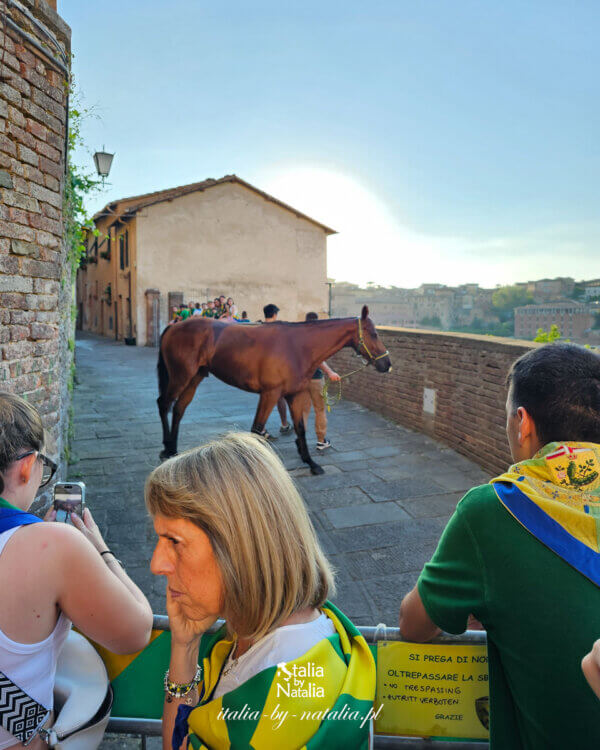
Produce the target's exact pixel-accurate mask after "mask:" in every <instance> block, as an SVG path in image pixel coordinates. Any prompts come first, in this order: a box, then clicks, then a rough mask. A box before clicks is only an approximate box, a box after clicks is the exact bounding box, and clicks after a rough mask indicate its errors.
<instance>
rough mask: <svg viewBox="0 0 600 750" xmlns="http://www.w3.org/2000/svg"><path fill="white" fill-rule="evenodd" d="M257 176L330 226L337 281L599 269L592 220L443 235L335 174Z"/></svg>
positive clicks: (598, 272)
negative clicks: (419, 227)
mask: <svg viewBox="0 0 600 750" xmlns="http://www.w3.org/2000/svg"><path fill="white" fill-rule="evenodd" d="M260 179H261V182H259V183H258V184H259V185H261V187H263V188H264V189H265V190H266V191H267V192H269V193H271V194H273V195H275V196H276V197H278V198H280V199H281V200H283V201H285V202H287V203H289V204H290V205H292V206H294V207H295V208H298V209H299V210H300V211H303V212H304V213H306V214H308V215H309V216H311V217H313V218H315V219H317V220H319V221H322V222H323V223H324V224H326V225H328V226H331V227H333V228H334V229H336V230H338V232H339V234H337V235H334V236H333V237H330V238H329V240H328V275H329V276H330V277H332V278H335V279H336V280H338V281H351V282H356V283H362V284H364V283H366V282H367V281H374V282H376V283H378V284H381V285H386V286H388V285H394V286H401V287H416V286H419V284H422V283H434V282H436V283H442V284H448V285H458V284H462V283H467V282H477V283H479V284H481V285H482V286H487V287H493V286H495V285H496V284H510V283H514V282H516V281H526V280H528V279H535V278H542V277H546V276H549V277H554V276H572V277H574V278H576V279H581V278H595V277H598V276H600V260H599V255H600V254H598V252H597V248H598V246H599V243H600V223H588V224H578V225H571V224H556V225H553V226H547V227H539V228H535V229H533V230H531V231H529V232H526V233H521V234H518V235H506V236H497V237H481V238H475V239H474V238H473V237H472V236H470V237H468V238H466V237H460V236H455V237H443V236H436V235H428V234H424V233H420V232H416V231H414V230H412V229H411V228H410V227H407V226H404V225H402V224H401V223H400V222H399V221H398V219H397V218H396V217H395V216H393V215H392V214H391V212H390V211H389V209H388V207H387V206H386V205H385V203H384V202H383V201H382V200H381V199H379V198H378V197H377V196H376V195H375V194H374V193H372V192H371V191H369V190H368V189H367V188H366V187H365V186H364V185H362V184H361V183H360V182H359V181H357V180H356V179H354V178H352V177H349V176H347V175H344V174H342V173H336V172H333V171H330V170H326V169H322V168H320V167H283V166H282V167H279V168H277V169H275V170H273V171H272V172H271V173H270V174H267V175H264V176H263V177H262V178H260Z"/></svg>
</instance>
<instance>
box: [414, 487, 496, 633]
mask: <svg viewBox="0 0 600 750" xmlns="http://www.w3.org/2000/svg"><path fill="white" fill-rule="evenodd" d="M492 491H493V490H492ZM487 492H489V490H488V489H487V488H476V489H475V490H472V491H471V492H469V493H467V495H466V496H465V497H464V498H463V499H462V501H461V502H460V503H459V504H458V506H457V509H456V511H455V512H454V514H453V515H452V517H451V518H450V520H449V521H448V524H447V525H446V528H445V529H444V532H443V533H442V536H441V538H440V541H439V543H438V546H437V549H436V551H435V553H434V555H433V557H432V558H431V560H430V561H429V562H428V563H427V564H426V565H425V567H424V568H423V571H422V572H421V575H420V576H419V580H418V582H417V585H416V586H415V588H414V589H413V590H412V591H411V592H410V593H409V594H407V596H406V597H405V598H404V600H403V602H402V605H401V608H400V632H401V633H402V635H403V637H404V638H406V639H408V640H411V641H417V642H424V641H428V640H431V639H432V638H435V636H436V635H438V634H439V633H440V632H441V631H440V628H441V630H444V631H446V632H448V633H463V632H464V631H465V630H466V629H467V627H468V623H469V616H470V615H471V614H475V615H476V616H477V617H479V618H480V619H483V620H484V622H485V620H486V614H487V607H486V587H485V585H484V579H483V576H484V567H485V566H484V565H483V562H482V557H481V551H480V550H479V548H478V546H477V543H476V536H475V534H474V533H473V532H472V531H471V526H470V522H475V523H482V522H485V520H486V518H485V515H486V514H485V508H486V505H487V504H486V503H485V493H487ZM482 512H483V514H484V517H483V518H482Z"/></svg>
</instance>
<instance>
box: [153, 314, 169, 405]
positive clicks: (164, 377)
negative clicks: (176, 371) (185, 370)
mask: <svg viewBox="0 0 600 750" xmlns="http://www.w3.org/2000/svg"><path fill="white" fill-rule="evenodd" d="M167 330H168V328H165V330H164V331H163V332H162V333H161V334H160V342H159V345H158V363H157V365H156V371H157V373H158V397H159V398H162V397H163V396H164V395H165V394H166V392H167V388H168V387H169V371H168V370H167V365H166V364H165V358H164V357H163V353H162V339H163V336H164V335H165V333H166V332H167Z"/></svg>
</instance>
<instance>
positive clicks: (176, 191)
mask: <svg viewBox="0 0 600 750" xmlns="http://www.w3.org/2000/svg"><path fill="white" fill-rule="evenodd" d="M226 182H234V183H237V184H238V185H242V186H243V187H245V188H247V189H248V190H252V191H253V192H254V193H257V194H258V195H260V196H262V197H263V198H264V199H265V200H267V201H270V202H271V203H275V204H276V205H277V206H280V207H281V208H284V209H285V210H286V211H290V212H291V213H293V214H294V215H295V216H298V217H299V218H301V219H306V220H307V221H310V222H311V223H312V224H316V226H318V227H320V228H321V229H322V230H323V231H324V232H325V234H337V232H336V231H335V229H331V228H330V227H328V226H325V224H321V222H319V221H316V220H315V219H311V218H310V216H307V215H306V214H303V213H302V212H301V211H297V210H296V209H295V208H292V206H288V204H287V203H284V202H283V201H280V200H278V199H277V198H274V197H273V196H272V195H269V194H268V193H265V192H263V191H262V190H259V189H258V188H257V187H254V185H251V184H250V183H249V182H246V181H245V180H242V179H240V178H239V177H238V176H237V175H235V174H228V175H225V176H224V177H221V178H220V179H218V180H213V179H212V178H209V179H207V180H202V182H192V183H190V184H189V185H180V186H179V187H174V188H168V189H167V190H158V191H156V192H155V193H144V194H143V195H133V196H131V197H130V198H120V199H119V200H116V201H111V202H110V203H107V204H106V206H104V208H103V209H102V210H101V211H98V213H96V214H94V217H93V218H94V220H96V219H99V218H100V217H101V216H107V215H108V216H114V218H115V220H117V219H120V218H129V217H130V216H133V215H134V214H135V213H136V212H137V211H139V210H140V209H142V208H145V207H146V206H152V205H153V204H155V203H161V202H162V201H169V200H173V199H175V198H180V197H181V196H182V195H187V194H188V193H195V192H196V191H198V190H199V191H202V190H208V189H209V188H211V187H214V186H215V185H222V184H224V183H226Z"/></svg>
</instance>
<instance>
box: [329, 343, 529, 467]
mask: <svg viewBox="0 0 600 750" xmlns="http://www.w3.org/2000/svg"><path fill="white" fill-rule="evenodd" d="M377 330H378V332H379V335H380V337H381V338H382V340H383V342H384V344H385V346H386V347H387V348H388V350H389V352H390V357H391V360H392V368H393V369H392V372H391V373H386V374H381V373H378V372H377V371H376V370H375V369H374V368H373V367H368V368H365V369H364V371H362V372H358V373H357V374H356V375H353V376H352V377H351V378H350V379H349V380H346V381H344V382H343V395H344V398H347V399H350V400H351V401H356V402H357V403H359V404H362V405H363V406H366V407H368V408H369V409H372V410H374V411H377V412H379V413H380V414H383V415H384V416H385V417H387V418H388V419H392V420H393V421H395V422H398V423H399V424H401V425H403V426H405V427H409V428H411V429H414V430H418V431H419V432H425V433H427V434H428V435H431V437H433V438H435V439H436V440H439V441H441V442H442V443H445V444H446V445H448V446H450V447H451V448H453V449H454V450H456V451H458V452H459V453H462V454H463V455H465V456H467V457H468V458H470V459H472V460H473V461H476V462H477V463H478V464H479V465H480V466H481V467H482V468H484V469H485V470H486V471H489V472H491V473H500V472H501V471H504V470H505V469H506V467H507V466H508V465H509V464H510V463H511V458H510V452H509V450H508V443H507V441H506V435H505V424H506V414H505V403H506V386H505V380H506V374H507V372H508V370H509V368H510V365H511V363H512V362H514V360H515V359H517V357H519V356H520V355H521V354H524V353H525V352H526V351H528V349H530V348H531V347H532V346H536V344H531V343H530V342H526V341H512V340H510V339H501V338H494V337H492V336H468V335H466V334H460V333H432V332H426V331H416V330H411V329H406V328H378V329H377ZM353 354H354V352H353V351H352V350H351V349H344V350H342V351H341V352H340V353H339V354H337V355H336V356H335V357H333V358H332V359H331V360H330V364H331V365H332V366H333V367H334V369H335V370H336V371H337V372H338V373H340V374H343V373H345V372H349V371H350V370H354V369H356V367H357V366H358V365H357V362H358V360H357V359H356V357H355V356H353ZM331 392H332V393H335V392H336V386H335V384H332V385H331ZM334 412H335V409H334ZM332 419H335V413H334V414H333V416H332Z"/></svg>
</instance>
